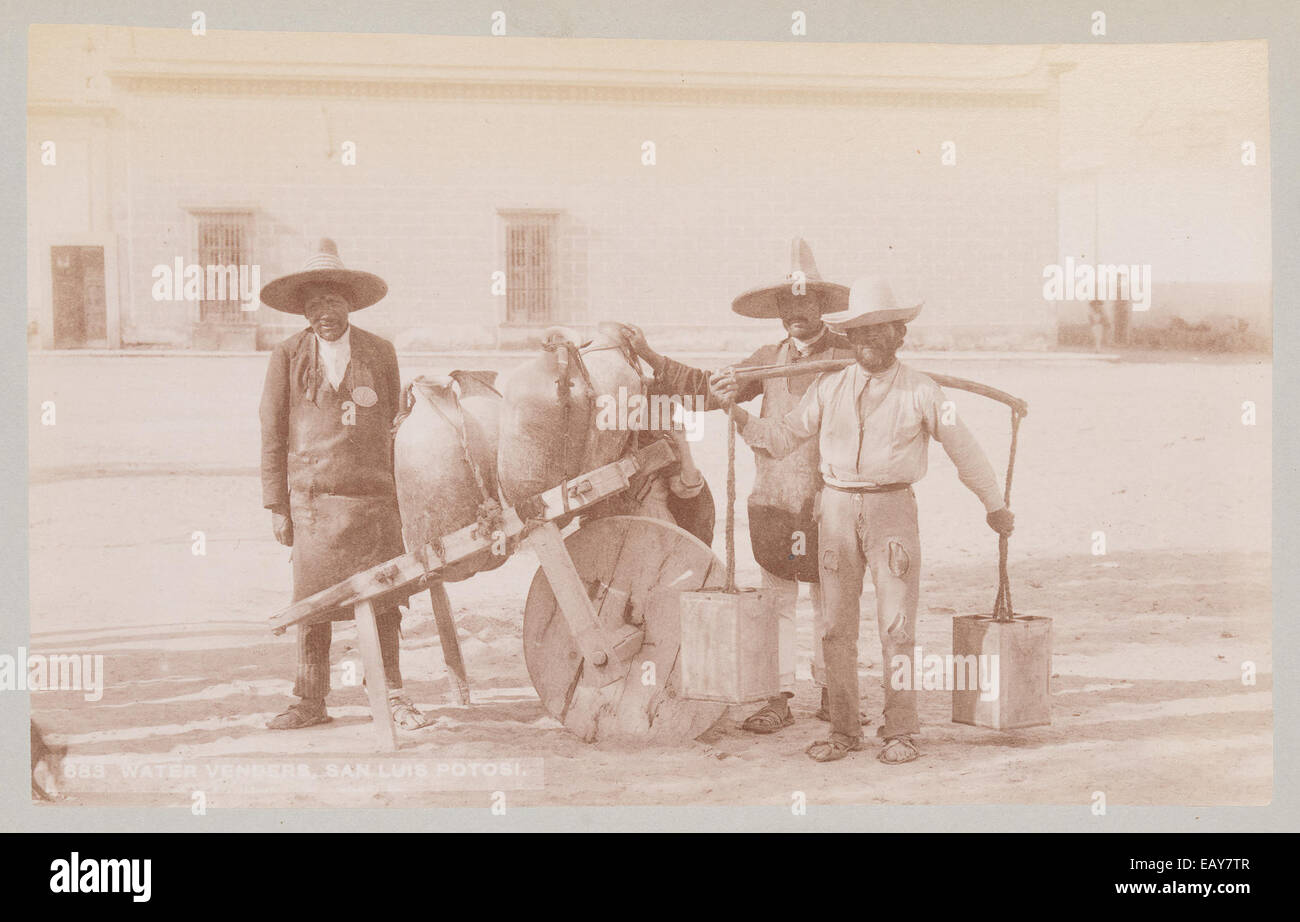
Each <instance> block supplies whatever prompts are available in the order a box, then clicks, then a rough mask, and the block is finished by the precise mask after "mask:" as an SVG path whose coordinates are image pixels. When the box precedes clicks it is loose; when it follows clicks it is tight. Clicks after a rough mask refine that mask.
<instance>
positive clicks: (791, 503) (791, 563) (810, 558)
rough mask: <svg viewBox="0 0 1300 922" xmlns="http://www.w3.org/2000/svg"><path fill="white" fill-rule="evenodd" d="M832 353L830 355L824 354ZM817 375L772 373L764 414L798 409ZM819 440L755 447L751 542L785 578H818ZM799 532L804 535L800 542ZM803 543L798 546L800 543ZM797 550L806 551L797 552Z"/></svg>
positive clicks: (766, 565) (760, 560) (784, 358)
mask: <svg viewBox="0 0 1300 922" xmlns="http://www.w3.org/2000/svg"><path fill="white" fill-rule="evenodd" d="M791 349H792V347H791V345H790V343H789V342H786V343H784V344H783V345H782V346H781V351H780V352H779V353H778V354H777V364H782V365H784V364H787V363H788V362H790V352H791ZM825 357H826V358H830V357H831V355H827V356H825ZM815 380H816V376H814V375H801V376H799V377H795V378H769V379H767V380H766V381H765V382H763V410H762V417H763V418H764V419H770V418H778V419H779V418H780V417H782V416H784V415H785V414H786V413H788V412H790V411H791V410H793V409H794V408H795V407H796V406H797V405H798V403H799V400H800V398H801V397H803V394H804V391H805V390H807V389H808V388H809V387H810V386H811V385H812V383H813V381H815ZM817 442H818V440H817V438H816V437H813V438H811V439H808V440H807V441H806V442H804V443H803V444H801V445H799V446H797V447H796V448H795V450H794V451H792V452H791V453H790V454H789V455H786V456H785V457H784V458H773V457H771V456H770V455H768V454H767V453H766V452H764V451H762V450H757V451H755V452H754V491H753V492H752V493H750V495H749V502H748V505H747V508H748V511H749V543H750V547H751V549H752V550H753V552H754V561H755V562H756V563H757V564H758V565H759V566H760V567H762V568H763V569H764V570H766V571H767V572H768V573H771V574H772V575H773V576H779V577H781V578H782V579H790V580H799V581H800V582H804V583H815V582H818V580H819V579H820V576H819V575H818V572H817V522H816V519H815V518H814V516H813V506H814V502H815V500H816V498H817V494H818V493H819V492H820V491H821V487H822V477H821V472H820V469H819V453H818V444H817ZM799 535H802V536H803V537H802V541H801V542H799ZM797 542H799V543H801V544H802V546H801V547H797V546H796V543H797ZM796 550H802V551H803V553H801V554H796V553H795V551H796Z"/></svg>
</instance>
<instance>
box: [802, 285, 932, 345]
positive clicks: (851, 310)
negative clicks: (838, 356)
mask: <svg viewBox="0 0 1300 922" xmlns="http://www.w3.org/2000/svg"><path fill="white" fill-rule="evenodd" d="M924 304H925V302H924V301H917V302H916V303H915V304H907V305H900V304H899V303H898V299H897V298H895V297H894V290H893V289H892V288H890V287H889V282H887V281H885V279H884V278H882V277H881V276H878V275H869V276H864V277H863V278H860V279H857V280H856V281H855V282H854V283H853V286H852V287H851V288H850V289H849V303H848V306H847V309H846V310H844V311H843V312H842V313H841V314H839V315H838V316H828V317H825V318H823V319H825V321H826V325H827V326H828V327H830V328H831V329H832V330H835V331H837V332H840V333H847V332H848V331H849V330H856V329H858V328H860V327H870V326H875V325H876V324H879V323H893V322H895V321H902V322H903V323H911V322H912V321H913V320H915V319H916V316H917V314H919V313H921V308H922V306H924Z"/></svg>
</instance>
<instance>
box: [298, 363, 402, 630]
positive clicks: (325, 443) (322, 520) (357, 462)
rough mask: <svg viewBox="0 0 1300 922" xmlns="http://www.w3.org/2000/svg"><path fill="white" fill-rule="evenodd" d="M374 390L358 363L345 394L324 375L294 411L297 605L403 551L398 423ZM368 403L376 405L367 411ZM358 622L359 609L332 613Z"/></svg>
mask: <svg viewBox="0 0 1300 922" xmlns="http://www.w3.org/2000/svg"><path fill="white" fill-rule="evenodd" d="M363 388H366V389H369V393H368V394H367V393H366V391H365V390H363ZM373 388H374V385H373V383H372V378H371V376H370V374H369V370H368V369H366V368H365V366H364V365H358V363H356V362H353V363H352V364H349V366H348V370H347V373H346V374H345V375H344V378H343V381H342V383H341V384H340V386H339V391H335V390H334V388H332V387H331V386H330V384H329V382H328V381H325V380H324V378H323V374H322V377H321V379H320V381H319V382H318V385H317V386H316V387H315V388H311V387H309V388H308V390H307V393H306V394H305V395H304V396H303V398H302V399H301V400H300V401H299V402H298V403H297V404H296V405H295V406H293V407H291V408H290V411H289V513H290V515H291V516H292V518H293V552H292V558H293V599H294V601H295V602H296V601H299V600H301V599H305V598H307V597H308V596H310V595H313V594H315V593H317V592H320V591H321V590H322V589H327V588H329V587H330V586H333V585H334V584H335V583H338V582H341V581H342V580H345V579H347V578H348V577H349V576H352V575H353V574H355V573H358V572H360V571H362V570H366V569H368V568H370V567H372V566H374V565H376V564H380V563H383V562H384V561H386V560H391V559H392V558H394V557H397V556H399V555H401V554H402V553H403V551H404V547H403V545H402V522H401V518H400V516H399V514H398V510H397V493H396V489H395V487H394V485H393V465H392V436H391V434H390V431H389V427H390V425H391V424H392V420H389V419H386V418H385V416H386V414H385V412H384V410H383V409H382V408H383V407H384V406H385V402H384V401H382V400H380V401H378V402H377V403H376V402H374V401H373V400H372V399H371V395H373V394H374V389H373ZM358 396H360V399H356V398H357V397H358ZM313 398H314V399H313ZM347 402H351V403H353V404H354V410H353V412H354V413H355V424H354V425H348V424H346V423H344V421H343V420H344V414H345V412H348V409H347V408H346V407H345V406H344V404H345V403H347ZM365 402H370V404H371V405H370V406H364V405H363V403H365ZM406 597H407V594H406V593H405V592H402V593H398V594H389V595H387V596H384V597H381V598H379V599H377V600H375V605H376V607H381V606H386V605H391V604H395V603H396V602H398V601H404V600H405V599H406ZM352 617H353V615H352V610H351V609H350V608H344V609H337V610H335V611H334V612H331V613H330V615H329V618H328V620H331V621H346V620H350V619H351V618H352ZM318 620H326V619H325V618H321V619H318Z"/></svg>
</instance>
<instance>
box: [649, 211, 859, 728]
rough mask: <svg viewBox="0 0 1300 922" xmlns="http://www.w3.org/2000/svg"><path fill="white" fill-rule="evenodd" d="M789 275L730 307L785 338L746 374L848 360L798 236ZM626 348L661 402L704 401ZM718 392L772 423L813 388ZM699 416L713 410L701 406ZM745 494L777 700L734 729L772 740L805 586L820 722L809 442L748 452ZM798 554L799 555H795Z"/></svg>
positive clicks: (785, 699)
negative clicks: (780, 454) (770, 630)
mask: <svg viewBox="0 0 1300 922" xmlns="http://www.w3.org/2000/svg"><path fill="white" fill-rule="evenodd" d="M790 250H791V253H790V273H789V274H788V275H787V276H786V277H785V278H784V279H781V280H780V281H779V282H776V283H775V284H772V285H765V286H763V287H761V288H755V289H752V290H750V291H747V292H745V293H744V294H742V295H740V296H739V297H737V298H736V299H735V300H733V301H732V302H731V309H732V310H733V311H735V312H736V313H737V314H740V315H741V316H742V317H754V318H759V319H768V318H771V319H778V318H779V319H780V320H781V322H782V323H783V324H784V326H785V331H786V333H787V334H788V335H787V336H786V338H785V339H784V340H782V341H781V342H779V343H775V344H773V345H769V346H763V347H762V348H760V349H759V350H758V351H757V352H755V353H754V354H753V355H751V356H750V357H749V358H747V359H745V360H744V361H743V362H741V363H739V364H740V366H745V365H773V364H781V365H786V364H798V363H801V362H815V361H823V360H826V359H836V358H849V359H851V358H853V350H852V347H851V346H850V345H849V341H848V340H847V339H845V338H844V336H842V335H841V334H839V333H835V332H833V331H831V330H830V329H829V328H828V327H827V326H826V324H825V323H823V322H822V315H823V314H826V313H832V312H838V311H843V310H844V309H845V308H846V307H847V306H848V300H849V290H848V289H847V288H846V287H845V286H843V285H837V284H835V283H833V282H827V281H825V280H823V279H822V277H821V274H820V273H819V272H818V271H817V264H816V263H815V262H813V255H812V249H811V248H810V247H809V246H808V244H807V243H806V242H805V241H804V240H803V239H802V238H799V237H796V238H794V240H792V241H791V245H790ZM628 329H629V331H630V333H629V336H628V340H629V342H630V343H631V344H632V346H633V348H634V349H635V350H636V351H637V353H638V354H639V355H640V356H641V357H642V358H643V359H645V361H646V362H647V363H648V364H649V365H650V366H651V368H653V369H654V371H655V379H656V380H655V390H656V391H657V392H660V393H668V394H704V395H708V393H709V373H708V372H706V371H702V370H700V369H696V368H690V367H688V366H686V365H683V364H681V363H680V362H675V361H673V360H672V359H669V358H666V357H664V356H662V355H660V354H659V353H658V352H656V351H654V350H653V349H651V348H650V346H649V344H648V343H646V341H645V336H644V335H643V334H642V333H641V331H640V330H639V329H637V328H635V327H628ZM723 380H725V382H726V383H725V384H719V385H717V386H719V387H721V388H722V390H723V391H724V392H725V393H726V396H727V398H728V399H729V400H731V401H733V402H736V403H744V402H746V401H749V400H753V399H754V398H755V397H757V396H759V395H760V394H762V395H763V409H762V415H763V416H764V417H765V418H768V417H771V418H780V417H781V416H783V415H785V413H787V412H788V411H790V410H792V409H794V407H795V405H796V404H797V403H798V402H799V398H800V397H802V396H803V393H804V391H805V390H806V389H807V388H808V386H809V385H810V384H811V383H812V380H813V379H812V377H811V376H803V377H794V378H768V379H766V380H763V381H754V382H751V383H746V384H744V385H739V386H738V385H737V383H736V381H735V378H734V377H732V376H731V375H730V374H729V373H727V374H725V375H724V379H723ZM706 408H707V409H721V408H722V404H720V403H718V402H717V401H716V400H712V399H710V400H709V401H708V402H707V403H706ZM754 467H755V477H754V491H753V493H751V494H750V497H749V510H748V511H749V537H750V544H751V546H752V548H753V552H754V559H755V561H757V563H758V565H759V567H760V568H761V569H762V585H763V587H764V588H765V589H768V590H770V592H769V593H768V595H769V597H770V598H771V599H772V604H773V605H774V607H775V608H776V613H777V617H778V624H779V632H778V634H777V638H778V643H777V648H778V650H777V659H778V664H779V669H780V673H781V693H780V694H779V695H776V696H775V697H773V698H772V699H770V700H769V701H768V702H767V703H766V704H765V705H764V706H763V707H762V708H760V709H759V710H758V711H757V712H756V713H754V714H751V715H750V716H749V717H748V718H747V719H746V720H745V721H744V723H742V724H741V727H742V728H743V729H745V730H748V731H750V732H751V733H774V732H776V731H777V730H780V729H782V728H784V727H788V726H790V725H791V724H792V723H794V715H793V714H792V713H791V711H790V699H791V698H792V697H794V689H795V659H796V657H795V606H796V603H797V601H798V598H799V583H800V582H805V583H809V584H810V590H811V595H812V602H813V679H814V680H815V681H816V682H817V684H818V685H820V686H822V704H821V709H820V710H819V711H818V712H817V716H818V717H819V718H820V719H822V720H829V719H830V717H829V710H828V708H827V693H826V685H825V682H826V679H825V669H824V666H823V662H822V644H821V637H822V634H823V632H824V627H825V624H824V621H825V619H824V617H823V607H822V593H821V591H820V587H819V586H818V579H819V576H818V572H817V523H816V520H815V519H814V517H813V507H814V505H815V501H816V496H817V493H818V492H819V491H820V490H821V486H822V484H821V476H820V475H819V474H818V459H817V443H816V441H809V442H807V443H806V444H804V445H802V446H800V447H799V448H798V449H797V450H795V451H793V452H790V453H789V454H788V456H787V457H784V458H780V459H778V458H775V457H773V456H771V455H770V454H768V453H767V452H765V451H762V450H758V451H755V452H754ZM796 551H802V552H803V553H795V552H796Z"/></svg>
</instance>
